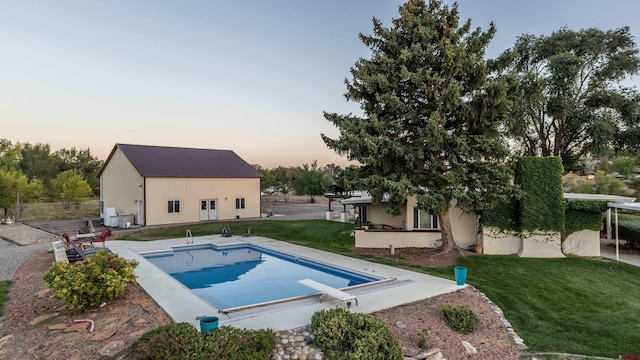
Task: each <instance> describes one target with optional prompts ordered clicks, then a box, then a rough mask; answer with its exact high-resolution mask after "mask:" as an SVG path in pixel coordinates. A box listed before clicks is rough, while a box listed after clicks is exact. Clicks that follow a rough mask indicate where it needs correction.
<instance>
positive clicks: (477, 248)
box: [476, 245, 483, 254]
mask: <svg viewBox="0 0 640 360" xmlns="http://www.w3.org/2000/svg"><path fill="white" fill-rule="evenodd" d="M482 250H483V249H482V245H476V252H477V253H478V254H482Z"/></svg>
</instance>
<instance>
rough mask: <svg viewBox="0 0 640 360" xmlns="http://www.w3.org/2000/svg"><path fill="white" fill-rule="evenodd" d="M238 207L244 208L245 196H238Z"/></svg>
mask: <svg viewBox="0 0 640 360" xmlns="http://www.w3.org/2000/svg"><path fill="white" fill-rule="evenodd" d="M236 209H244V198H236Z"/></svg>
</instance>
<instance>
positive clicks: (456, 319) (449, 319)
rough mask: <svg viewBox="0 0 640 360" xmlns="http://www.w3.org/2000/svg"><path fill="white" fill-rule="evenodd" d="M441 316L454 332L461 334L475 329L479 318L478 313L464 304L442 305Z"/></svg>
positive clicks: (470, 332) (472, 331) (469, 332)
mask: <svg viewBox="0 0 640 360" xmlns="http://www.w3.org/2000/svg"><path fill="white" fill-rule="evenodd" d="M442 317H443V318H444V322H445V323H447V325H449V327H450V328H451V329H452V330H453V331H456V332H459V333H461V334H472V333H474V332H475V331H476V328H477V327H478V323H479V322H480V319H479V318H478V315H476V313H474V312H473V310H471V309H469V308H468V307H466V306H464V305H463V306H451V305H443V306H442Z"/></svg>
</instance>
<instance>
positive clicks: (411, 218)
mask: <svg viewBox="0 0 640 360" xmlns="http://www.w3.org/2000/svg"><path fill="white" fill-rule="evenodd" d="M563 197H564V199H565V200H567V201H589V200H598V201H607V202H611V203H619V204H630V203H633V201H635V198H632V197H624V196H614V195H593V194H572V193H565V194H563ZM341 203H342V204H345V205H353V207H354V209H355V212H356V213H357V214H358V217H359V220H358V222H359V224H360V226H358V227H357V228H356V229H355V246H356V247H359V248H392V247H393V248H404V247H420V248H435V247H438V246H440V245H441V241H442V234H441V232H440V226H439V224H438V217H437V216H434V215H432V214H427V213H426V212H425V211H424V210H420V209H418V208H417V202H416V199H415V197H408V198H407V201H406V203H405V204H404V206H403V207H401V209H400V210H401V215H399V216H392V215H389V214H388V213H387V211H386V207H387V205H386V203H385V201H384V200H383V201H382V202H381V203H380V204H377V205H374V204H372V202H371V197H369V196H361V197H352V198H349V199H344V200H342V201H341ZM449 216H450V220H451V231H452V232H453V237H454V239H455V241H456V244H457V245H458V246H460V247H461V248H464V249H467V248H469V247H472V246H473V245H481V246H483V252H484V253H485V254H492V255H498V254H501V255H509V254H513V255H516V254H517V255H519V256H524V257H562V256H564V255H565V254H572V255H578V256H600V232H599V231H595V230H587V229H585V230H581V231H577V232H574V233H572V234H570V235H569V236H568V237H567V238H566V239H565V240H564V241H562V242H561V241H560V237H559V236H558V238H557V241H538V240H536V239H534V238H533V237H523V236H521V235H520V234H518V233H510V232H504V231H498V230H496V229H492V228H487V227H481V226H479V221H480V217H479V216H478V215H477V214H476V213H475V212H473V211H471V212H467V211H464V210H462V209H460V208H458V207H456V206H455V204H452V206H451V208H450V209H449ZM606 224H608V227H607V229H606V230H607V232H608V233H609V238H611V235H610V233H611V228H610V224H611V214H610V210H609V211H608V212H607V221H606Z"/></svg>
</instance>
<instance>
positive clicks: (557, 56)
mask: <svg viewBox="0 0 640 360" xmlns="http://www.w3.org/2000/svg"><path fill="white" fill-rule="evenodd" d="M501 58H502V59H503V60H504V61H510V62H511V69H510V70H511V71H515V72H516V73H517V75H518V77H519V83H520V86H521V88H522V90H523V97H522V101H520V102H519V103H518V106H517V107H515V109H514V113H513V116H512V117H511V121H510V122H509V123H508V126H507V129H508V132H509V134H510V136H511V137H512V138H513V139H514V140H515V142H516V143H517V144H518V145H519V147H520V149H519V150H520V151H521V153H522V154H524V155H530V156H533V155H536V154H537V153H538V152H540V153H541V154H542V155H544V156H550V155H553V156H560V157H561V158H562V162H563V165H564V168H565V170H575V169H574V165H575V164H576V162H577V160H578V159H579V158H580V157H581V156H583V155H586V154H589V153H590V154H591V155H593V156H594V157H599V156H601V155H604V154H606V153H607V151H608V150H611V149H613V147H614V146H616V145H617V146H618V148H619V149H624V148H638V146H639V145H640V143H638V142H635V143H634V141H635V140H637V138H636V137H634V136H633V134H635V132H637V126H638V125H639V122H640V116H639V115H640V111H639V107H638V105H639V100H640V97H639V96H638V93H637V92H636V91H635V90H633V89H625V88H621V87H620V86H619V84H620V81H621V80H623V79H625V78H626V77H627V76H630V75H633V74H636V73H638V70H640V59H639V58H638V49H637V47H636V45H635V43H634V42H633V37H632V36H631V34H630V32H629V28H628V27H623V28H620V29H615V30H608V31H602V30H598V29H584V30H580V31H574V30H570V29H561V30H558V31H556V32H554V33H552V34H551V35H550V36H539V37H536V36H533V35H529V34H525V35H522V36H520V37H519V38H518V40H517V41H516V43H515V45H514V46H513V48H511V49H509V50H507V51H506V52H505V53H503V54H502V55H501ZM634 131H635V132H634Z"/></svg>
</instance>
